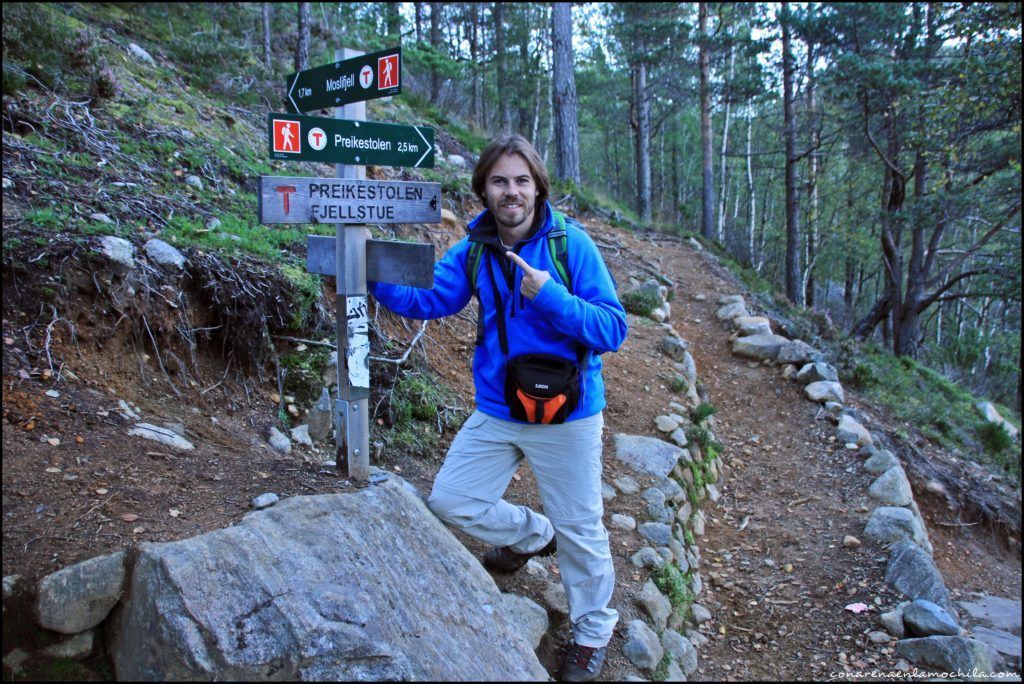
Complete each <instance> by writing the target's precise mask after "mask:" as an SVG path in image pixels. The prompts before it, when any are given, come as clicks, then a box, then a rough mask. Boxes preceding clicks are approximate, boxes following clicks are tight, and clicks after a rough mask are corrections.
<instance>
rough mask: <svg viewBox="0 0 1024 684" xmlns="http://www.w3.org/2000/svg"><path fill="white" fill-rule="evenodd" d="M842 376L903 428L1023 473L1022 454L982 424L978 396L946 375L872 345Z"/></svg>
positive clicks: (981, 459) (956, 449)
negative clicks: (1002, 446)
mask: <svg viewBox="0 0 1024 684" xmlns="http://www.w3.org/2000/svg"><path fill="white" fill-rule="evenodd" d="M850 368H852V370H848V369H850ZM840 374H841V377H842V378H843V380H844V382H849V383H850V385H851V386H855V387H857V388H858V389H860V390H861V391H862V392H864V394H865V395H866V396H867V397H868V398H869V399H871V400H872V401H875V402H877V403H878V404H880V405H882V406H884V407H885V408H886V409H887V410H888V411H889V413H890V414H891V415H892V416H893V417H894V418H895V419H897V420H898V421H900V422H902V423H904V424H905V426H913V427H915V428H917V429H918V430H920V431H921V432H922V433H923V434H924V435H925V436H926V437H929V438H930V439H933V440H935V441H936V442H938V443H939V444H941V445H943V446H945V447H947V448H949V449H952V450H954V451H957V452H961V453H965V455H967V456H968V457H971V458H974V459H975V460H978V461H979V462H983V463H988V464H990V465H994V466H997V467H999V468H1001V469H1003V470H1004V471H1006V472H1007V473H1009V474H1011V475H1013V476H1014V477H1017V478H1019V477H1020V461H1019V458H1017V457H1015V456H1014V455H1013V454H1011V453H1009V451H1008V450H1005V449H1000V448H998V446H999V444H1000V443H1001V442H1000V439H999V437H998V436H996V435H994V434H993V433H992V432H991V431H990V430H989V429H987V428H985V427H984V426H985V425H986V423H985V422H984V420H983V419H982V418H981V417H980V416H979V415H978V413H977V410H976V409H975V407H974V405H975V403H976V401H977V400H976V399H975V397H974V396H972V395H971V394H970V393H969V392H967V391H966V390H964V389H963V388H961V387H959V386H958V385H956V384H955V383H953V382H952V381H950V380H949V379H948V378H946V377H944V376H943V375H941V374H939V373H937V372H935V371H934V370H932V369H930V368H928V367H926V366H924V365H923V364H921V363H919V362H917V361H914V360H912V359H909V358H907V357H895V356H892V355H891V354H889V353H887V352H885V351H884V350H882V349H880V348H878V347H876V346H873V345H868V346H866V347H864V348H863V349H862V350H861V351H860V353H859V354H858V355H857V356H856V357H855V358H851V359H848V360H847V364H846V366H845V367H844V368H841V369H840ZM904 434H905V435H906V431H904Z"/></svg>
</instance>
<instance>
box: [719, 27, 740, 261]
mask: <svg viewBox="0 0 1024 684" xmlns="http://www.w3.org/2000/svg"><path fill="white" fill-rule="evenodd" d="M735 67H736V50H735V49H733V48H732V47H730V49H729V78H728V79H726V81H725V83H726V92H725V98H724V99H725V115H724V117H723V118H722V154H721V169H722V173H721V178H720V179H719V183H720V185H719V187H720V188H721V190H720V191H719V195H720V197H719V198H718V230H717V231H716V233H715V236H716V238H717V239H718V241H719V242H722V243H723V244H724V243H725V242H726V240H725V202H726V187H727V185H726V184H727V183H728V182H729V181H728V179H727V178H726V166H725V162H726V158H727V157H726V152H728V151H729V113H730V111H731V109H732V103H731V102H730V97H729V88H730V86H729V84H731V83H732V80H733V76H734V74H735V73H736V68H735Z"/></svg>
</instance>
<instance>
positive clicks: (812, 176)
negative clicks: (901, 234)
mask: <svg viewBox="0 0 1024 684" xmlns="http://www.w3.org/2000/svg"><path fill="white" fill-rule="evenodd" d="M815 57H816V55H815V53H814V50H812V49H811V46H810V45H808V46H807V119H808V123H809V124H810V129H811V141H810V144H811V153H810V154H809V155H808V157H807V198H808V200H809V202H810V205H809V206H808V208H807V262H806V263H807V268H806V271H805V273H804V282H805V285H804V301H805V302H806V305H807V308H809V309H813V308H814V266H815V261H816V260H817V253H816V251H817V247H818V244H817V243H818V151H817V150H818V147H819V145H820V144H821V129H820V127H819V125H818V117H817V114H816V112H815V107H816V103H815V100H814V85H815V84H814V59H815Z"/></svg>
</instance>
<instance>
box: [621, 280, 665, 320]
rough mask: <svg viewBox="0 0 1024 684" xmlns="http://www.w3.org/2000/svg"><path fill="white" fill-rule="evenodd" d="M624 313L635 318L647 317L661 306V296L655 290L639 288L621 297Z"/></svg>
mask: <svg viewBox="0 0 1024 684" xmlns="http://www.w3.org/2000/svg"><path fill="white" fill-rule="evenodd" d="M621 300H622V306H623V307H625V309H626V311H628V312H629V313H631V314H636V315H637V316H647V315H649V314H650V313H651V312H652V311H654V310H655V309H656V308H657V307H658V305H660V304H661V295H659V294H658V290H657V289H656V288H645V287H641V288H638V289H636V290H632V291H630V292H626V293H625V294H623V295H622V296H621Z"/></svg>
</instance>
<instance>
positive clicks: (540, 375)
mask: <svg viewBox="0 0 1024 684" xmlns="http://www.w3.org/2000/svg"><path fill="white" fill-rule="evenodd" d="M579 401H580V368H579V366H577V365H576V363H575V362H574V361H569V360H567V359H563V358H561V357H558V356H553V355H551V354H524V355H522V356H517V357H515V358H514V359H512V360H510V361H509V362H508V363H507V364H506V366H505V402H506V403H507V404H508V407H509V411H510V412H511V414H512V417H513V418H515V419H516V420H521V421H524V422H527V423H543V424H545V425H549V424H558V423H564V422H565V420H566V418H568V417H569V414H570V413H572V412H573V410H575V409H576V406H577V405H578V404H579Z"/></svg>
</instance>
